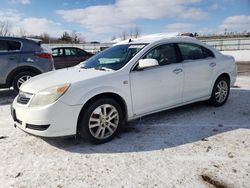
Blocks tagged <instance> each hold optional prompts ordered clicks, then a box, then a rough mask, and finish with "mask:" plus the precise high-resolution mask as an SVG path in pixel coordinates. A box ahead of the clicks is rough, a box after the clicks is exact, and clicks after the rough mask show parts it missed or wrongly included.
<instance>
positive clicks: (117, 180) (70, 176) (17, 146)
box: [0, 74, 250, 188]
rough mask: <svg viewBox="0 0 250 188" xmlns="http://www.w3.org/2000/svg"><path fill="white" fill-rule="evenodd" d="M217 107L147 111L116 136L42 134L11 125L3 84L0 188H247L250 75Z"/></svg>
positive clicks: (9, 97)
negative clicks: (99, 141)
mask: <svg viewBox="0 0 250 188" xmlns="http://www.w3.org/2000/svg"><path fill="white" fill-rule="evenodd" d="M235 85H236V86H235V87H234V88H232V90H231V95H230V98H229V100H228V102H227V103H226V104H225V105H224V106H223V107H219V108H214V107H210V106H207V105H206V104H205V103H196V104H192V105H188V106H185V107H181V108H177V109H173V110H168V111H164V112H161V113H157V114H154V115H150V116H147V117H144V118H141V119H139V120H136V121H134V122H131V123H129V125H128V126H127V127H126V128H124V130H123V132H122V134H121V135H120V136H119V137H118V138H116V139H115V140H113V141H111V142H109V143H106V144H103V145H92V144H89V143H86V142H84V141H82V140H77V139H74V138H53V139H51V138H50V139H41V138H38V137H35V136H31V135H28V134H26V133H24V132H22V131H21V130H19V129H15V128H14V127H13V122H12V120H11V117H10V113H9V108H10V103H11V101H12V100H13V97H14V96H15V94H14V93H13V91H9V90H0V153H1V155H0V187H1V188H2V187H3V188H5V187H25V188H29V187H46V188H47V187H60V188H61V187H199V188H202V187H216V186H217V187H219V186H222V187H223V186H224V187H226V188H229V187H237V188H238V187H245V188H248V187H250V157H249V156H250V76H248V75H247V74H243V75H241V76H239V77H238V80H237V83H236V84H235Z"/></svg>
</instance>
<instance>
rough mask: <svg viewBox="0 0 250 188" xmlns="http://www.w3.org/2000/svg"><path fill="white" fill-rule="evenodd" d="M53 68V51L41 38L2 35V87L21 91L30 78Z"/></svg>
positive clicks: (0, 83)
mask: <svg viewBox="0 0 250 188" xmlns="http://www.w3.org/2000/svg"><path fill="white" fill-rule="evenodd" d="M51 70H54V61H53V58H52V52H51V50H50V49H49V48H47V47H46V46H45V45H43V44H42V41H41V40H35V39H28V38H17V37H0V88H9V87H12V86H13V87H14V89H15V90H16V91H19V88H20V86H21V85H22V84H23V83H24V82H25V81H26V80H28V79H29V78H31V77H33V76H35V75H38V74H41V73H44V72H48V71H51Z"/></svg>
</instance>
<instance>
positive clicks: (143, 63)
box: [137, 59, 159, 69]
mask: <svg viewBox="0 0 250 188" xmlns="http://www.w3.org/2000/svg"><path fill="white" fill-rule="evenodd" d="M158 65H159V63H158V61H157V60H156V59H140V60H139V64H138V67H137V68H138V69H145V68H149V67H154V66H158Z"/></svg>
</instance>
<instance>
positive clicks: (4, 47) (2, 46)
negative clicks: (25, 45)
mask: <svg viewBox="0 0 250 188" xmlns="http://www.w3.org/2000/svg"><path fill="white" fill-rule="evenodd" d="M20 49H21V43H20V42H17V41H8V40H0V52H6V51H18V50H20Z"/></svg>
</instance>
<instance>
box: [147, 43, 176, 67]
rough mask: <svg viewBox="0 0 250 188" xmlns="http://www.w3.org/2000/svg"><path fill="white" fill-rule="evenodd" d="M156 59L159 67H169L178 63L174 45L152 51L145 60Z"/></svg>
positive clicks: (166, 45)
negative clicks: (168, 65)
mask: <svg viewBox="0 0 250 188" xmlns="http://www.w3.org/2000/svg"><path fill="white" fill-rule="evenodd" d="M149 58H150V59H156V60H157V61H158V63H159V65H167V64H171V63H176V62H177V56H176V50H175V45H174V44H164V45H161V46H158V47H156V48H154V49H153V50H151V51H150V52H149V53H148V54H147V55H146V56H144V58H143V59H149Z"/></svg>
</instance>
